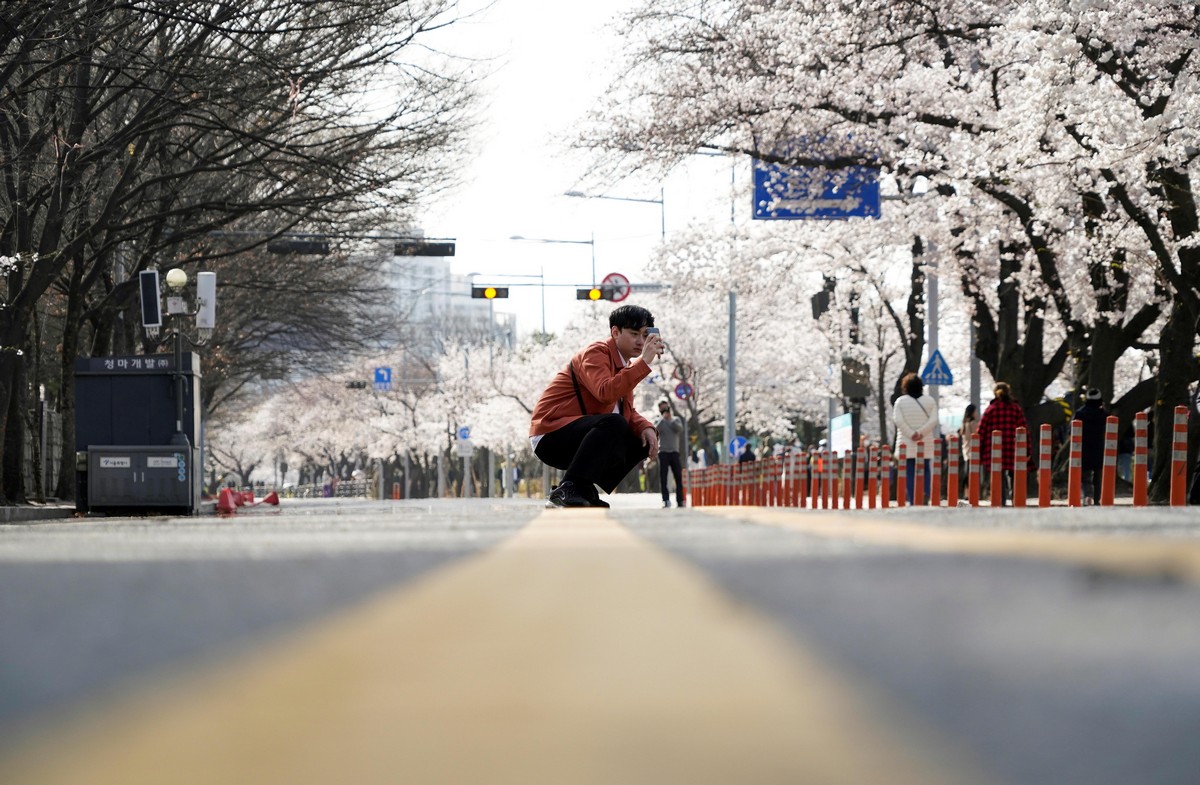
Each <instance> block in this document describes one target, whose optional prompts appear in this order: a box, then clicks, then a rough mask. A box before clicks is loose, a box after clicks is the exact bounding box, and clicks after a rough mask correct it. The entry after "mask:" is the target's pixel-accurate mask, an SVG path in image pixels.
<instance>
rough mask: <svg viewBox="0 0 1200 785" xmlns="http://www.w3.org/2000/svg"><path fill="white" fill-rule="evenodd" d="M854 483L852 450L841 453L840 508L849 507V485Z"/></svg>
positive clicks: (846, 508)
mask: <svg viewBox="0 0 1200 785" xmlns="http://www.w3.org/2000/svg"><path fill="white" fill-rule="evenodd" d="M853 484H854V451H853V450H846V451H845V452H844V453H842V509H843V510H848V509H850V497H851V490H852V489H851V487H850V486H852V485H853Z"/></svg>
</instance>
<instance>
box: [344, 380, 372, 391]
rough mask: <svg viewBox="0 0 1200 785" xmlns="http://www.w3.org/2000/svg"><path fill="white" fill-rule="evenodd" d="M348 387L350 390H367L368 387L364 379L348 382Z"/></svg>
mask: <svg viewBox="0 0 1200 785" xmlns="http://www.w3.org/2000/svg"><path fill="white" fill-rule="evenodd" d="M346 388H347V389H349V390H365V389H367V383H366V382H362V381H358V382H346Z"/></svg>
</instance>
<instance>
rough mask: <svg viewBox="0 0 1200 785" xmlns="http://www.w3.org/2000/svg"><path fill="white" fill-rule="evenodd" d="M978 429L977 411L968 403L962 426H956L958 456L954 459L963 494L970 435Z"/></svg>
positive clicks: (969, 456)
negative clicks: (956, 462) (956, 463)
mask: <svg viewBox="0 0 1200 785" xmlns="http://www.w3.org/2000/svg"><path fill="white" fill-rule="evenodd" d="M978 429H979V410H978V409H976V408H975V404H973V403H968V404H967V408H966V409H964V410H963V417H962V424H961V425H959V426H958V449H959V455H957V456H956V457H955V460H956V461H958V476H959V478H960V480H959V481H960V483H961V484H962V488H960V489H959V490H960V492H965V491H966V489H967V480H968V479H969V476H968V474H969V472H968V469H969V468H970V466H971V434H973V433H975V431H977V430H978Z"/></svg>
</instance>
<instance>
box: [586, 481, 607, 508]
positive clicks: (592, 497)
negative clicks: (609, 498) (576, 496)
mask: <svg viewBox="0 0 1200 785" xmlns="http://www.w3.org/2000/svg"><path fill="white" fill-rule="evenodd" d="M588 490H590V491H591V493H589V494H588V501H590V502H591V503H592V506H593V507H603V508H604V509H606V510H607V509H608V502H606V501H604V500H603V499H601V498H600V492H599V491H597V490H596V486H595V485H591V486H588Z"/></svg>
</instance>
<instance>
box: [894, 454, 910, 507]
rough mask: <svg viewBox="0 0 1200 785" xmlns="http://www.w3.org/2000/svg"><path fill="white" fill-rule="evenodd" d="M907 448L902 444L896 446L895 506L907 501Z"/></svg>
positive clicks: (901, 505) (900, 505) (902, 504)
mask: <svg viewBox="0 0 1200 785" xmlns="http://www.w3.org/2000/svg"><path fill="white" fill-rule="evenodd" d="M907 453H908V450H907V449H905V447H904V445H903V444H900V445H897V446H896V506H897V507H903V506H904V505H905V504H907V503H908V455H907Z"/></svg>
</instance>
